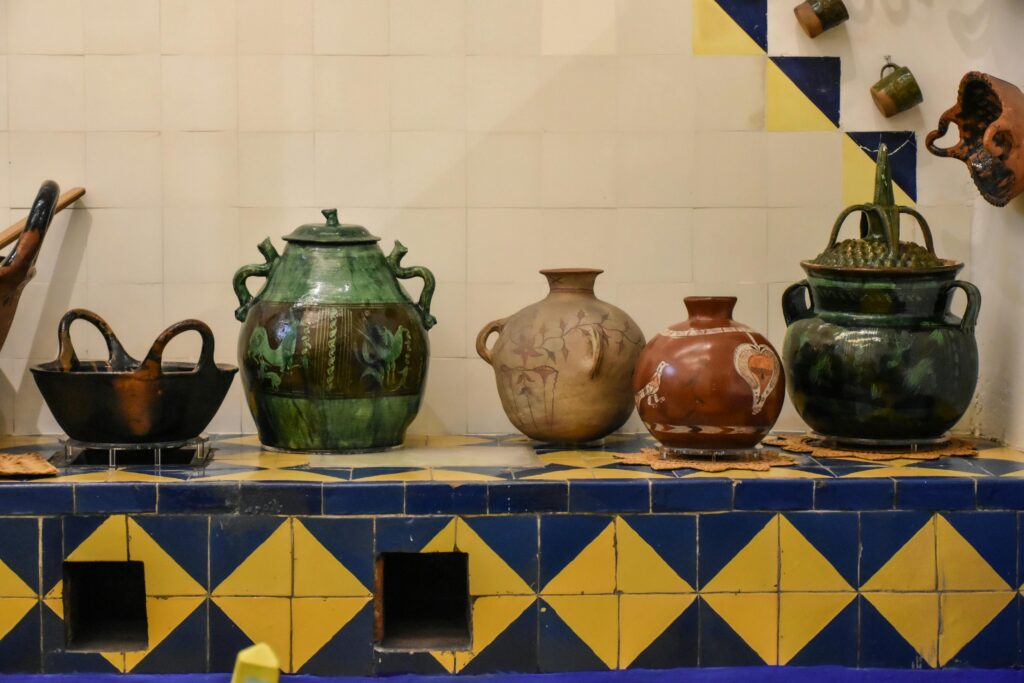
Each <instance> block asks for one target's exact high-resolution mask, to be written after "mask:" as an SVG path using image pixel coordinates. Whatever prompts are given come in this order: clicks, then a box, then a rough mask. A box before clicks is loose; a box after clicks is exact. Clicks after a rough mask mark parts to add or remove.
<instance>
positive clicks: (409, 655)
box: [373, 650, 448, 680]
mask: <svg viewBox="0 0 1024 683" xmlns="http://www.w3.org/2000/svg"><path fill="white" fill-rule="evenodd" d="M373 657H374V671H375V672H376V675H377V676H397V675H399V674H418V675H424V676H429V675H435V676H441V675H446V674H447V673H448V671H447V670H446V669H445V668H444V667H443V666H441V662H439V661H437V659H436V658H435V657H434V656H433V655H432V654H430V653H429V652H401V651H398V650H374V653H373ZM404 680H408V679H404Z"/></svg>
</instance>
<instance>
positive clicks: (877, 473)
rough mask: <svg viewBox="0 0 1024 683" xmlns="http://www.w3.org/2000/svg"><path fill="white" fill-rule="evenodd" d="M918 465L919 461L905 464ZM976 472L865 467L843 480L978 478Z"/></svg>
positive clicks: (902, 467) (926, 468)
mask: <svg viewBox="0 0 1024 683" xmlns="http://www.w3.org/2000/svg"><path fill="white" fill-rule="evenodd" d="M907 464H908V465H912V464H920V461H913V462H910V463H907ZM980 476H982V475H980V474H978V473H976V472H958V471H957V470H937V469H934V468H929V467H908V466H893V465H892V464H891V463H888V466H887V467H865V468H864V469H863V471H861V472H854V473H853V474H847V475H846V476H844V477H843V479H877V478H880V477H980Z"/></svg>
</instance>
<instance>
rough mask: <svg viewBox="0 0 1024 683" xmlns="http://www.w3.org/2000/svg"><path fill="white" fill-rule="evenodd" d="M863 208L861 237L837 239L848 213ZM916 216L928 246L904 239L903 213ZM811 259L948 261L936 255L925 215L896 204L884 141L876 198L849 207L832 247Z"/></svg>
mask: <svg viewBox="0 0 1024 683" xmlns="http://www.w3.org/2000/svg"><path fill="white" fill-rule="evenodd" d="M855 211H860V212H861V217H860V239H852V240H843V241H842V242H839V243H837V242H836V238H837V237H838V235H839V229H840V228H841V227H842V225H843V221H844V220H845V219H846V217H847V216H848V215H850V214H851V213H853V212H855ZM902 213H906V214H910V215H912V216H914V217H915V218H916V219H917V220H918V223H920V225H921V230H922V232H923V233H924V236H925V243H926V246H924V247H922V246H921V245H920V244H916V243H914V242H900V214H902ZM811 263H813V264H816V265H821V266H830V267H834V268H913V269H917V268H936V267H940V266H943V265H945V263H944V262H943V261H942V259H940V258H938V257H937V256H936V255H935V249H934V247H933V246H932V235H931V230H930V229H929V228H928V223H927V222H925V220H924V217H923V216H921V214H919V213H918V212H917V211H914V210H913V209H911V208H910V207H907V206H899V205H898V204H896V198H895V194H894V193H893V189H892V166H891V165H890V163H889V148H888V147H887V146H886V145H885V144H884V143H882V144H881V145H879V147H878V157H877V159H876V160H875V198H874V201H873V202H872V203H870V204H856V205H854V206H849V207H847V208H846V209H845V210H844V211H843V212H842V213H841V214H839V218H838V220H836V224H835V226H834V227H833V228H832V237H831V239H830V240H829V244H828V247H826V249H825V251H823V252H822V253H821V254H819V255H818V257H817V258H816V259H814V260H813V261H811Z"/></svg>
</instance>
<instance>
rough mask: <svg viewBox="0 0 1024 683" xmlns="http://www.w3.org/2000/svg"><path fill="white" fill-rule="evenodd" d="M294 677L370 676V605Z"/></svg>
mask: <svg viewBox="0 0 1024 683" xmlns="http://www.w3.org/2000/svg"><path fill="white" fill-rule="evenodd" d="M313 599H314V600H315V599H316V598H313ZM296 673H299V674H308V675H313V676H332V677H336V676H370V675H372V674H373V601H372V600H370V601H368V602H367V603H366V604H365V605H364V606H363V608H362V609H361V610H359V612H357V613H356V615H355V616H354V617H352V619H351V620H349V622H348V623H347V624H345V625H344V626H342V627H341V630H339V631H338V632H337V633H335V634H334V635H333V636H331V639H330V640H328V641H327V642H326V643H324V645H323V646H322V647H321V648H320V649H319V650H317V652H316V654H314V655H313V656H312V657H310V658H309V659H308V660H306V662H305V663H304V664H303V665H302V666H301V667H300V668H299V670H298V671H297V672H296Z"/></svg>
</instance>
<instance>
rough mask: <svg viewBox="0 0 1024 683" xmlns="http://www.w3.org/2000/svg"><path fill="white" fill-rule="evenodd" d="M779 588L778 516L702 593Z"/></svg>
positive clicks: (753, 591) (752, 591)
mask: <svg viewBox="0 0 1024 683" xmlns="http://www.w3.org/2000/svg"><path fill="white" fill-rule="evenodd" d="M778 585H779V515H775V516H774V517H772V519H771V521H769V522H768V523H767V524H765V526H764V528H763V529H761V530H760V531H758V532H757V533H756V534H755V535H754V537H753V538H752V539H750V542H749V543H747V545H746V546H744V547H743V549H742V550H740V551H739V552H738V553H736V556H735V557H733V558H732V559H731V560H729V562H728V563H726V565H725V566H724V567H722V569H721V570H720V571H719V572H718V573H717V574H715V576H714V578H712V579H711V581H709V582H708V584H707V585H706V586H705V587H704V588H703V589H702V592H709V593H735V592H751V593H758V592H764V591H773V590H776V589H777V588H778ZM716 611H717V610H716Z"/></svg>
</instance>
